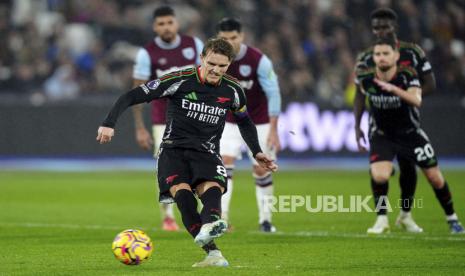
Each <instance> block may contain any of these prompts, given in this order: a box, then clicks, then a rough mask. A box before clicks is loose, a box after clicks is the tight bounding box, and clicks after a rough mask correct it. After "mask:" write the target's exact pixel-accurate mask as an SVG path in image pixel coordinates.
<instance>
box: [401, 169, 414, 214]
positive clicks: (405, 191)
mask: <svg viewBox="0 0 465 276" xmlns="http://www.w3.org/2000/svg"><path fill="white" fill-rule="evenodd" d="M399 169H400V175H399V183H400V198H401V200H402V210H403V211H405V212H409V211H410V210H411V209H412V206H413V204H414V195H415V190H416V188H417V170H416V167H415V164H412V163H410V162H409V161H408V160H399Z"/></svg>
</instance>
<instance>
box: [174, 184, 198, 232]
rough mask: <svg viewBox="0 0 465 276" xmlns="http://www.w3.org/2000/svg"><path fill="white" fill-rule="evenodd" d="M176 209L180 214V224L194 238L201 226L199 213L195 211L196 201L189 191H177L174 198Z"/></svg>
mask: <svg viewBox="0 0 465 276" xmlns="http://www.w3.org/2000/svg"><path fill="white" fill-rule="evenodd" d="M174 199H175V201H176V204H177V205H178V209H179V211H180V212H181V217H182V223H183V224H184V226H185V227H186V229H187V231H188V232H189V233H190V234H191V235H192V237H194V238H195V236H197V234H198V233H199V231H200V227H201V226H202V223H201V220H200V215H199V212H198V211H197V199H195V196H194V194H193V193H192V192H191V191H189V190H185V189H182V190H178V191H177V192H176V195H175V197H174Z"/></svg>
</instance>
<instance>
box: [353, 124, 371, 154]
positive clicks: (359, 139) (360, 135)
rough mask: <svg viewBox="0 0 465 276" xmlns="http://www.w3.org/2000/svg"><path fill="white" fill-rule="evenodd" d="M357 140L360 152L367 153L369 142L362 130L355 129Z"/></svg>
mask: <svg viewBox="0 0 465 276" xmlns="http://www.w3.org/2000/svg"><path fill="white" fill-rule="evenodd" d="M355 139H356V140H357V147H358V151H360V152H367V151H368V148H367V146H366V144H367V140H366V139H365V133H363V130H361V129H360V128H355Z"/></svg>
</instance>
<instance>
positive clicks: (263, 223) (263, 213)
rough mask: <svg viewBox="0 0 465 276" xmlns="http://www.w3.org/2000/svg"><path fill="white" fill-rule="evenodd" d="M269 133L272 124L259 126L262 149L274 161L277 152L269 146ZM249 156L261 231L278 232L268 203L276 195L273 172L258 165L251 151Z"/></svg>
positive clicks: (258, 131)
mask: <svg viewBox="0 0 465 276" xmlns="http://www.w3.org/2000/svg"><path fill="white" fill-rule="evenodd" d="M269 131H270V124H261V125H257V133H258V140H259V142H260V147H261V148H262V150H263V151H264V153H265V154H267V155H268V156H270V157H271V158H272V159H276V151H275V150H274V149H270V148H269V147H268V145H267V139H268V133H269ZM248 154H249V158H250V160H251V161H252V163H253V177H254V179H255V195H256V198H257V206H258V223H259V229H260V230H261V231H263V232H267V233H272V232H276V227H275V226H274V225H273V224H272V212H271V210H270V207H269V205H268V204H267V202H266V200H267V197H271V196H273V194H274V187H273V176H272V174H271V172H268V171H266V170H265V169H263V168H262V167H260V166H259V165H258V163H257V161H256V160H255V159H254V158H253V156H252V153H251V152H250V151H249V152H248Z"/></svg>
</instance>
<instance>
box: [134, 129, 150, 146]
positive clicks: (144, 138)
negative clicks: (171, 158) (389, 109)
mask: <svg viewBox="0 0 465 276" xmlns="http://www.w3.org/2000/svg"><path fill="white" fill-rule="evenodd" d="M136 141H137V144H138V145H139V146H140V147H141V148H143V149H145V150H151V149H152V146H153V140H152V136H151V135H150V133H149V132H148V131H147V129H146V128H145V127H139V128H136Z"/></svg>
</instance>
